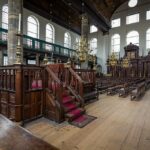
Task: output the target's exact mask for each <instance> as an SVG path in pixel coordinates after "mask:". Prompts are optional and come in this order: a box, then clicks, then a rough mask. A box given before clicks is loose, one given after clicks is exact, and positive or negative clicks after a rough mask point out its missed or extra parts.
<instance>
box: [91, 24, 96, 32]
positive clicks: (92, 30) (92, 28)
mask: <svg viewBox="0 0 150 150" xmlns="http://www.w3.org/2000/svg"><path fill="white" fill-rule="evenodd" d="M97 31H98V28H97V27H96V26H94V25H92V26H90V33H93V32H97Z"/></svg>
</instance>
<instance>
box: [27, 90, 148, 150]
mask: <svg viewBox="0 0 150 150" xmlns="http://www.w3.org/2000/svg"><path fill="white" fill-rule="evenodd" d="M99 99H100V100H99V101H96V102H95V103H92V104H90V105H87V106H86V110H87V113H88V114H90V115H92V116H95V117H97V119H96V120H94V121H93V122H91V123H90V124H88V125H87V126H86V127H84V128H82V129H79V128H76V127H74V126H71V125H69V124H68V123H63V124H59V125H58V124H56V123H53V122H50V121H48V120H46V119H41V120H37V121H35V122H32V123H31V124H28V125H27V127H26V128H27V129H29V130H30V131H31V132H32V133H33V134H35V135H36V136H38V137H40V138H41V139H43V140H45V141H46V142H49V143H53V144H54V145H55V146H56V147H59V148H60V149H61V150H150V91H147V92H146V94H145V95H144V96H143V97H142V98H141V100H140V101H130V97H129V96H128V97H126V98H120V97H118V95H115V96H111V97H109V96H106V94H103V95H100V97H99Z"/></svg>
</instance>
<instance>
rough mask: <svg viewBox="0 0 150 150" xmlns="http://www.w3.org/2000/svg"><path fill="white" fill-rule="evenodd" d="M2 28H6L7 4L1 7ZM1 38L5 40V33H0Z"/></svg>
mask: <svg viewBox="0 0 150 150" xmlns="http://www.w3.org/2000/svg"><path fill="white" fill-rule="evenodd" d="M2 28H4V29H8V5H4V6H3V7H2ZM2 40H7V34H6V33H2Z"/></svg>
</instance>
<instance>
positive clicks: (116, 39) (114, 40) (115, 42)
mask: <svg viewBox="0 0 150 150" xmlns="http://www.w3.org/2000/svg"><path fill="white" fill-rule="evenodd" d="M111 49H112V51H113V52H114V53H119V52H120V35H119V34H114V35H113V36H112V37H111Z"/></svg>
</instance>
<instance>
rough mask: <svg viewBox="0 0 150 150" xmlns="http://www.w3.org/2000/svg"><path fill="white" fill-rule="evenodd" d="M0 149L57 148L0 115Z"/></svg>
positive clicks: (55, 149) (29, 149)
mask: <svg viewBox="0 0 150 150" xmlns="http://www.w3.org/2000/svg"><path fill="white" fill-rule="evenodd" d="M0 150H58V149H57V148H55V147H53V146H52V145H50V144H48V143H46V142H44V141H42V140H41V139H39V138H37V137H35V136H33V135H32V134H30V133H29V132H28V131H26V130H25V129H23V128H21V127H20V126H17V125H15V124H14V123H13V122H11V121H10V120H8V119H7V118H5V117H4V116H2V115H0Z"/></svg>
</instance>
